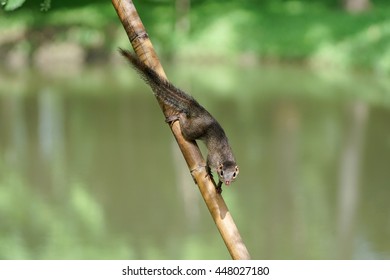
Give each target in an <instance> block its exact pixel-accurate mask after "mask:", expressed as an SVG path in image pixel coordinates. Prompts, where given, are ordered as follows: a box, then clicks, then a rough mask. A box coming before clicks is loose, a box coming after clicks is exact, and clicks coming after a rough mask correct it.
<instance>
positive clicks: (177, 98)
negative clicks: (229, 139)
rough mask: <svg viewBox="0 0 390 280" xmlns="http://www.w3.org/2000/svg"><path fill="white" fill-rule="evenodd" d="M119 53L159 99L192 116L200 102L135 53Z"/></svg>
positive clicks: (125, 51) (121, 50) (123, 51)
mask: <svg viewBox="0 0 390 280" xmlns="http://www.w3.org/2000/svg"><path fill="white" fill-rule="evenodd" d="M119 52H120V53H121V54H122V55H123V56H124V57H125V58H127V60H128V61H129V62H130V64H131V66H133V68H134V69H135V70H136V71H137V72H138V73H139V74H140V76H141V77H142V79H143V80H144V81H145V82H146V83H147V84H148V85H149V86H150V87H151V88H152V90H153V92H154V94H155V95H156V96H157V98H159V99H161V100H162V101H163V102H164V103H166V104H168V105H169V106H172V107H173V108H175V109H176V110H177V111H179V112H184V113H186V114H190V107H191V106H193V105H194V104H196V105H199V104H198V102H197V101H196V100H195V99H194V98H193V97H192V96H190V95H188V94H186V93H185V92H183V91H182V90H180V89H178V88H176V87H175V86H174V85H172V84H171V83H170V82H169V81H168V80H166V79H164V78H162V77H161V76H160V75H158V74H157V73H156V72H155V71H154V70H153V69H151V68H150V67H148V66H147V65H145V63H143V62H142V61H140V60H139V59H138V57H136V56H135V55H134V54H133V53H131V52H130V51H127V50H123V49H119Z"/></svg>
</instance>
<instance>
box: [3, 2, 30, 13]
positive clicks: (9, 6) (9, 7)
mask: <svg viewBox="0 0 390 280" xmlns="http://www.w3.org/2000/svg"><path fill="white" fill-rule="evenodd" d="M24 2H26V0H6V1H2V3H1V5H2V6H3V8H4V10H5V11H13V10H16V9H17V8H19V7H21V6H22V5H23V4H24Z"/></svg>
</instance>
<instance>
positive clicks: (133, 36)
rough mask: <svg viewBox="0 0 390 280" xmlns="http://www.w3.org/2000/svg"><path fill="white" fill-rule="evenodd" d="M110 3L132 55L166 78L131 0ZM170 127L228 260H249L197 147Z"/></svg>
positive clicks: (175, 127) (169, 111)
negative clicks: (123, 31)
mask: <svg viewBox="0 0 390 280" xmlns="http://www.w3.org/2000/svg"><path fill="white" fill-rule="evenodd" d="M112 3H113V5H114V8H115V10H116V12H117V14H118V17H119V19H120V21H121V22H122V24H123V27H124V29H125V31H126V33H127V36H128V38H129V40H130V43H131V45H132V46H133V49H134V51H135V53H136V55H137V56H138V57H139V58H140V59H141V61H143V62H144V63H145V64H146V65H148V66H149V67H151V68H152V69H154V70H155V71H156V72H157V73H158V74H159V75H161V76H162V77H164V78H166V75H165V72H164V70H163V68H162V65H161V63H160V61H159V59H158V56H157V54H156V52H155V50H154V48H153V45H152V43H151V41H150V39H149V36H148V34H147V33H146V31H145V27H144V25H143V24H142V21H141V19H140V17H139V15H138V13H137V11H136V9H135V6H134V4H133V2H132V1H131V0H112ZM159 104H160V107H161V110H162V111H163V113H164V115H165V117H168V116H170V115H172V114H174V111H172V109H171V108H169V107H167V106H165V105H164V104H162V103H159ZM170 128H171V130H172V133H173V135H174V137H175V139H176V141H177V144H178V146H179V148H180V150H181V152H182V154H183V156H184V159H185V161H186V162H187V165H188V168H189V170H190V172H191V175H192V177H193V178H194V180H195V182H196V184H197V185H198V187H199V190H200V192H201V195H202V196H203V199H204V201H205V203H206V205H207V208H208V209H209V211H210V214H211V216H212V218H213V220H214V222H215V224H216V226H217V228H218V230H219V232H220V234H221V237H222V239H223V241H224V242H225V245H226V247H227V249H228V251H229V253H230V255H231V257H232V259H239V260H247V259H250V255H249V252H248V250H247V248H246V246H245V244H244V242H243V241H242V238H241V235H240V233H239V231H238V229H237V226H236V224H235V223H234V220H233V217H232V215H231V214H230V212H229V209H228V208H227V206H226V204H225V201H224V199H223V197H222V196H221V194H219V193H218V192H217V191H216V184H215V182H214V180H213V179H212V178H211V176H207V175H208V173H207V170H206V168H205V166H206V163H205V160H204V159H203V157H202V154H201V152H200V150H199V147H198V145H197V144H196V142H195V141H187V140H186V139H184V138H183V136H182V134H181V130H180V125H179V122H173V123H171V124H170Z"/></svg>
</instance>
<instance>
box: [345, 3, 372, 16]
mask: <svg viewBox="0 0 390 280" xmlns="http://www.w3.org/2000/svg"><path fill="white" fill-rule="evenodd" d="M343 6H344V9H345V10H347V11H348V12H351V13H360V12H364V11H366V10H368V9H369V8H370V7H371V2H370V0H343Z"/></svg>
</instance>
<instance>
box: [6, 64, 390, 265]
mask: <svg viewBox="0 0 390 280" xmlns="http://www.w3.org/2000/svg"><path fill="white" fill-rule="evenodd" d="M224 69H225V70H224V71H219V69H213V68H210V67H207V68H202V69H196V68H195V69H188V75H190V77H191V78H188V77H185V76H184V77H183V74H182V73H183V71H182V70H181V69H178V70H177V71H174V70H172V73H173V74H172V76H173V77H174V79H173V80H175V81H177V84H178V85H180V86H181V87H182V88H184V89H191V92H192V94H193V95H194V96H195V97H197V98H198V100H199V101H200V102H201V103H202V104H204V105H205V107H206V108H208V109H209V111H211V112H212V113H213V115H214V116H215V117H216V118H217V119H218V120H219V121H220V122H221V124H222V125H223V127H224V128H225V130H226V133H227V135H228V136H229V138H230V142H231V144H232V146H233V150H234V151H235V154H236V157H237V160H238V162H239V165H240V176H239V178H238V179H237V181H236V182H235V183H234V184H233V185H232V186H231V187H229V188H225V189H224V191H223V196H224V198H225V200H226V202H227V204H228V206H229V209H230V210H231V212H232V215H233V217H234V219H235V221H236V223H237V226H238V228H239V229H240V232H241V235H242V237H243V239H244V242H245V243H246V245H247V247H248V250H249V251H250V253H251V255H252V257H253V258H254V259H340V258H342V259H371V258H373V259H382V258H390V242H389V241H388V240H389V238H388V237H389V236H390V204H389V203H388V198H389V197H390V189H389V182H390V172H389V166H390V129H389V123H390V109H389V105H388V104H386V94H384V92H385V90H384V87H383V84H381V83H380V82H378V83H377V82H376V81H375V79H373V80H372V79H368V78H367V77H363V78H362V76H358V77H355V76H350V77H348V78H345V79H342V81H340V78H339V77H338V78H334V77H333V78H332V77H327V76H325V77H324V76H321V75H320V76H315V75H314V74H313V73H312V72H311V71H309V70H305V69H302V68H300V67H297V68H294V67H293V68H288V69H287V70H286V69H285V68H280V69H279V68H272V69H238V70H237V69H235V68H228V67H224ZM123 71H124V72H125V75H126V78H117V80H115V79H114V80H113V77H114V76H115V75H112V76H109V77H107V75H102V74H99V73H94V74H91V73H85V74H84V73H81V74H80V75H79V76H77V77H76V76H75V77H71V78H61V77H57V78H56V77H41V78H31V76H29V75H27V76H26V77H23V76H22V77H19V78H14V80H12V81H9V85H7V86H6V87H7V90H4V88H6V87H5V86H3V87H2V92H1V94H0V258H1V259H15V258H16V259H20V258H22V259H220V258H222V259H225V258H229V255H228V252H227V250H226V248H225V247H224V244H223V241H222V240H221V238H220V236H219V233H218V231H217V230H216V228H215V226H214V224H213V222H212V220H211V218H210V215H209V213H208V212H207V209H206V207H205V205H204V203H203V201H202V198H201V196H200V194H199V192H198V190H197V186H196V185H194V184H193V182H192V179H191V176H190V175H189V173H188V171H187V169H186V165H185V163H184V161H183V159H182V158H181V155H180V153H179V152H178V148H177V146H176V145H175V143H174V142H173V137H172V135H171V133H170V131H169V129H168V127H167V126H166V124H164V120H163V116H162V114H161V112H160V110H159V107H158V105H157V103H156V102H155V100H154V98H153V96H152V95H151V93H150V92H149V90H148V89H147V87H145V86H143V85H142V82H141V81H140V80H138V79H137V77H136V76H135V75H133V74H134V73H132V72H131V70H128V69H127V68H126V70H123ZM123 71H122V72H123ZM213 71H215V73H218V74H217V77H216V78H215V77H214V79H212V80H210V78H208V77H210V75H209V72H213ZM194 73H198V74H197V75H198V76H196V74H194ZM100 75H101V76H100ZM127 77H131V78H127ZM202 77H204V78H202ZM364 79H367V80H364ZM3 80H5V79H3ZM362 81H364V82H362ZM362 84H364V85H365V86H366V87H364V86H362ZM21 85H22V86H21ZM8 89H9V90H8ZM387 94H388V92H387ZM387 100H388V98H387Z"/></svg>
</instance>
